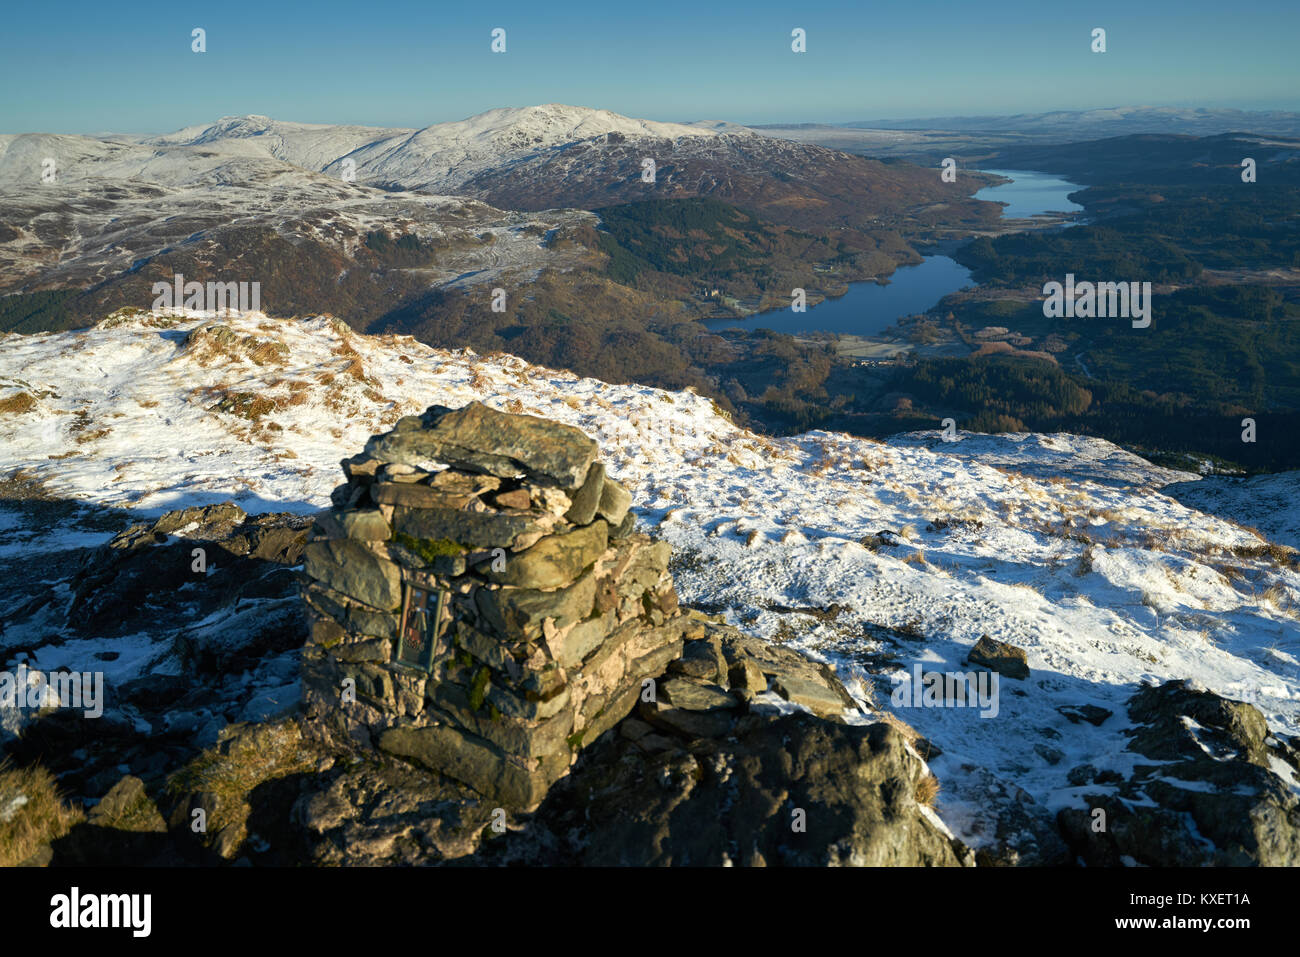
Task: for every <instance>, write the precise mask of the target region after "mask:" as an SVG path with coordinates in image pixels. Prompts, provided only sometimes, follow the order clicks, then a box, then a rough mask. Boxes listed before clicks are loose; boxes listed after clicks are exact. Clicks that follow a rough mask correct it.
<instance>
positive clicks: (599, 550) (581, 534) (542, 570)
mask: <svg viewBox="0 0 1300 957" xmlns="http://www.w3.org/2000/svg"><path fill="white" fill-rule="evenodd" d="M608 543H609V526H607V525H606V524H605V523H604V522H602V521H597V522H595V523H594V524H591V525H587V526H584V527H582V528H575V529H574V530H573V531H571V532H568V533H567V534H561V535H547V536H546V537H545V538H542V539H541V540H539V541H538V542H537V544H535V545H533V546H531V547H529V548H526V549H524V550H523V551H522V552H519V553H518V554H517V555H511V556H510V559H509V561H507V562H506V567H505V571H502V572H493V571H491V569H490V567H489V570H488V571H487V573H486V574H487V578H488V580H489V581H493V582H496V583H498V584H501V585H517V586H518V587H520V588H559V587H560V586H562V585H567V584H569V583H570V582H572V581H573V580H574V579H576V578H577V577H578V576H579V575H581V574H582V573H583V571H584V570H586V569H587V568H588V567H589V566H591V565H592V564H594V563H595V561H596V559H598V558H600V556H601V555H603V554H604V553H605V549H606V548H607V547H608Z"/></svg>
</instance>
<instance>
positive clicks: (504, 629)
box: [302, 403, 685, 808]
mask: <svg viewBox="0 0 1300 957" xmlns="http://www.w3.org/2000/svg"><path fill="white" fill-rule="evenodd" d="M597 453H598V449H597V446H596V443H595V442H594V441H592V440H591V439H590V438H588V437H587V436H586V435H585V434H583V433H582V432H581V431H580V430H578V429H576V428H573V427H572V426H567V425H562V424H559V423H556V422H551V421H548V420H545V419H541V418H537V417H534V416H527V415H511V414H507V413H503V412H498V411H495V410H493V409H490V408H488V407H487V406H484V405H482V404H480V403H472V404H470V405H467V406H465V407H464V408H461V409H457V410H452V409H447V408H444V407H441V406H432V407H430V408H429V409H428V410H426V411H425V412H424V414H422V415H420V416H418V417H416V416H410V417H407V418H404V419H402V420H400V421H399V422H398V423H397V424H396V426H395V427H394V429H393V430H392V431H391V432H388V433H385V434H383V435H377V436H374V437H373V438H371V439H370V441H369V442H368V443H367V445H366V449H365V452H364V453H363V454H361V455H358V456H355V457H353V458H350V459H346V460H344V462H343V463H342V464H343V469H344V473H345V474H346V476H347V482H346V484H344V485H341V486H339V488H337V489H336V490H335V491H334V494H333V496H332V499H333V502H334V507H333V508H332V509H329V510H328V511H327V512H325V513H322V514H321V515H320V516H318V517H317V521H316V532H315V537H314V539H313V541H312V542H311V543H309V544H308V545H307V548H306V550H305V552H304V567H305V570H306V574H307V579H308V580H307V583H306V585H305V590H304V597H305V601H306V604H307V606H308V614H309V618H310V622H311V631H310V638H309V640H308V643H307V646H306V648H305V649H304V653H303V666H302V667H303V697H304V707H305V710H306V711H307V714H308V716H309V717H311V718H313V719H315V721H314V724H315V726H316V727H318V728H320V729H322V730H323V731H324V732H325V734H326V736H327V737H328V738H330V739H331V740H333V741H334V742H336V743H347V744H349V745H350V746H354V747H355V746H360V747H363V748H366V747H370V748H378V749H380V750H381V751H384V752H387V753H389V754H392V755H397V756H399V757H401V758H404V759H407V760H409V761H413V762H415V763H417V764H420V765H423V766H425V767H428V768H430V769H433V770H435V771H438V772H441V773H443V774H446V775H448V776H450V777H452V778H455V779H457V780H460V781H462V782H464V783H466V784H468V785H470V786H471V787H473V788H474V789H475V790H477V791H479V792H480V793H481V794H483V795H485V796H487V797H488V798H489V799H491V800H493V801H495V802H497V803H498V804H500V805H502V806H505V807H511V808H530V807H534V806H536V805H537V804H538V803H539V802H540V801H541V799H542V797H543V796H544V795H545V793H546V791H547V789H548V788H549V787H550V785H551V784H552V783H553V782H554V781H555V780H556V779H558V778H559V777H561V776H562V775H564V774H565V773H566V771H567V770H568V768H569V766H570V764H571V763H572V762H573V761H574V760H575V759H576V756H577V752H578V751H579V749H580V748H581V747H582V746H583V745H584V744H589V743H591V742H592V741H594V740H595V739H596V738H597V737H598V736H599V735H601V734H602V733H603V732H604V731H605V730H607V729H608V728H610V727H612V726H613V725H614V724H616V723H618V721H620V720H621V719H622V718H623V717H625V716H626V715H627V714H628V713H629V712H630V711H631V710H632V709H633V707H635V705H636V704H637V702H638V700H639V699H640V696H641V692H642V687H643V682H646V681H647V680H652V679H654V678H655V677H656V676H658V675H660V674H662V673H663V671H664V669H665V667H666V666H667V664H668V662H670V661H671V660H673V659H674V658H676V657H677V656H678V655H679V654H680V653H681V651H682V645H683V642H682V632H683V631H684V628H685V624H684V622H685V617H684V616H683V615H682V614H681V613H680V612H679V609H678V606H677V595H676V592H675V590H674V589H673V584H672V578H671V576H670V575H669V574H668V570H667V568H668V558H669V546H668V545H667V543H666V542H652V541H651V540H650V539H649V538H648V537H647V536H645V535H642V534H637V533H635V532H634V531H633V528H634V519H633V515H632V513H631V511H630V510H629V505H630V502H631V496H630V495H629V494H628V492H627V491H626V490H625V489H624V488H622V487H621V486H620V485H619V484H618V483H616V482H614V481H612V480H611V479H609V478H607V477H606V475H605V469H604V466H603V465H602V464H601V463H600V462H598V461H597Z"/></svg>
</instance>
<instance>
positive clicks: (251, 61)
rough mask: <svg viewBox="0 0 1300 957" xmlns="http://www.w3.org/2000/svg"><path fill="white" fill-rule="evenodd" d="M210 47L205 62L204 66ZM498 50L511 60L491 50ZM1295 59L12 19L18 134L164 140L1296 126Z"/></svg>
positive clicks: (998, 20) (1185, 49)
mask: <svg viewBox="0 0 1300 957" xmlns="http://www.w3.org/2000/svg"><path fill="white" fill-rule="evenodd" d="M194 27H202V28H204V29H205V30H206V31H207V46H208V49H207V52H206V53H203V54H197V53H193V52H191V50H190V42H191V41H190V31H191V30H192V29H193V28H194ZM494 27H502V28H504V29H505V30H506V40H507V50H506V53H504V54H493V53H491V52H490V50H489V44H490V41H491V38H490V32H491V30H492V29H493V28H494ZM795 27H801V28H803V29H804V30H806V31H807V37H808V51H807V52H806V53H804V54H795V53H792V52H791V50H790V31H791V30H792V29H793V28H795ZM1094 27H1103V28H1105V29H1106V31H1107V47H1108V50H1107V52H1106V53H1104V54H1094V53H1092V52H1091V51H1090V49H1089V44H1090V33H1091V31H1092V29H1093V28H1094ZM1298 36H1300V3H1297V2H1296V0H1258V2H1254V3H1251V4H1249V5H1245V4H1231V3H1224V2H1222V0H1218V2H1202V0H1190V2H1188V0H1183V2H1170V0H1125V2H1119V3H1112V2H1105V0H1101V2H1090V3H1071V2H1057V0H1034V2H984V3H981V2H975V0H957V2H948V0H924V2H886V3H876V2H870V0H858V2H851V3H820V2H817V0H809V2H797V3H792V2H784V3H775V2H771V0H752V2H749V3H731V2H708V0H696V2H692V3H683V2H676V0H654V2H644V3H637V2H629V0H599V2H571V3H565V2H562V0H550V2H539V0H533V2H529V3H511V2H507V3H492V4H486V3H482V2H477V3H473V4H471V3H455V4H449V3H442V2H438V0H420V2H406V0H403V2H390V0H368V2H358V0H351V2H337V0H321V2H316V3H290V2H277V0H259V2H248V0H223V2H220V3H181V2H176V0H172V2H168V3H163V2H155V0H140V2H129V3H127V2H120V0H108V2H105V0H97V2H84V0H69V2H62V3H45V4H42V3H27V2H22V3H19V2H16V0H7V2H6V4H5V10H4V13H3V21H2V22H0V82H2V83H3V88H4V90H5V95H4V98H3V100H2V101H0V132H28V131H48V132H67V133H88V132H102V131H120V132H163V131H167V130H172V129H176V128H179V127H181V126H187V125H192V124H196V123H200V122H206V121H210V120H213V119H215V118H217V117H219V116H223V115H232V114H244V113H262V114H266V115H269V116H273V117H276V118H277V119H285V120H299V121H303V122H313V123H363V124H371V125H376V126H424V125H427V124H429V123H435V122H440V121H443V120H452V119H460V118H462V117H465V116H469V115H472V114H474V113H479V112H482V111H483V110H487V109H491V108H493V107H497V106H522V105H527V104H533V103H549V102H560V103H570V104H575V105H581V106H595V107H601V108H605V109H611V110H614V111H616V112H619V113H626V114H629V115H632V116H639V117H645V118H649V119H658V120H696V119H726V120H732V121H735V122H741V123H765V122H785V121H804V122H847V121H853V120H863V119H880V118H903V117H926V116H957V115H980V114H983V115H988V114H1005V113H1018V112H1039V111H1044V110H1053V109H1087V108H1094V107H1104V106H1121V105H1176V106H1230V107H1237V108H1241V109H1293V110H1294V109H1300V83H1298V82H1297V79H1298V78H1300V70H1298V69H1297V67H1296V66H1295V63H1296V60H1297V57H1296V55H1295V45H1296V39H1297V37H1298Z"/></svg>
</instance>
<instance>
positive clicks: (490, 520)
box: [393, 486, 551, 548]
mask: <svg viewBox="0 0 1300 957" xmlns="http://www.w3.org/2000/svg"><path fill="white" fill-rule="evenodd" d="M406 487H408V488H411V487H417V486H406ZM548 519H549V516H542V515H539V514H537V513H536V512H465V511H460V510H458V509H451V508H407V507H406V506H404V505H398V506H396V507H395V508H394V511H393V529H394V530H395V531H397V532H400V533H402V534H403V535H409V536H410V537H411V538H423V539H426V540H430V541H447V542H455V543H456V544H457V545H461V546H463V547H467V548H511V547H513V546H514V545H515V543H516V542H518V541H520V540H521V539H526V538H530V537H534V536H535V537H538V538H540V537H541V536H542V535H544V534H545V533H546V532H548V531H550V528H551V525H550V522H549V521H548Z"/></svg>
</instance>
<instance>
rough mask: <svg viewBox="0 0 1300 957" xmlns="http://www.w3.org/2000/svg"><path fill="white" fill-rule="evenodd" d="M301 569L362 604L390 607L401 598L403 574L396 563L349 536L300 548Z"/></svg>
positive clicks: (388, 608) (391, 608)
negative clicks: (301, 557)
mask: <svg viewBox="0 0 1300 957" xmlns="http://www.w3.org/2000/svg"><path fill="white" fill-rule="evenodd" d="M303 562H304V570H305V571H306V572H307V575H308V576H309V577H311V578H314V579H316V580H317V581H319V582H323V583H324V584H326V585H328V586H329V587H330V588H333V589H334V590H335V591H338V592H342V593H343V594H344V595H347V596H348V597H350V598H354V599H356V600H357V601H359V602H361V603H362V604H365V605H369V606H370V607H371V608H378V609H380V610H381V611H392V610H393V609H395V608H397V606H398V605H400V604H401V601H402V574H401V571H400V570H399V569H398V567H397V566H396V565H394V564H393V563H392V562H388V561H385V560H384V559H382V558H380V557H379V556H378V555H376V554H375V553H374V552H372V551H370V549H368V548H366V547H365V546H363V545H359V544H357V543H356V542H353V541H350V540H348V539H342V540H339V541H327V542H312V543H311V544H310V545H308V546H307V547H306V548H305V549H303Z"/></svg>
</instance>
